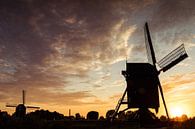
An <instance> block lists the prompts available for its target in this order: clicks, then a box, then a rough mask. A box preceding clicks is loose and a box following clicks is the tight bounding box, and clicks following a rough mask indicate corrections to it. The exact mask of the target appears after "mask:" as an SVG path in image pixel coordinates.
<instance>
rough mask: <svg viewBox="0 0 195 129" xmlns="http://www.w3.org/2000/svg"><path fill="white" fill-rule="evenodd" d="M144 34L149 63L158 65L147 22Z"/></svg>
mask: <svg viewBox="0 0 195 129" xmlns="http://www.w3.org/2000/svg"><path fill="white" fill-rule="evenodd" d="M144 34H145V44H146V50H147V56H148V61H149V63H150V64H153V65H155V64H156V57H155V53H154V48H153V45H152V40H151V37H150V31H149V27H148V23H147V22H146V23H145V27H144Z"/></svg>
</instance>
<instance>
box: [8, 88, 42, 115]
mask: <svg viewBox="0 0 195 129" xmlns="http://www.w3.org/2000/svg"><path fill="white" fill-rule="evenodd" d="M25 97H26V92H25V91H24V90H22V103H20V104H18V105H16V104H11V105H10V104H6V107H15V108H16V110H15V115H16V117H18V118H23V117H24V116H25V115H26V109H27V108H31V109H40V107H37V106H26V105H25Z"/></svg>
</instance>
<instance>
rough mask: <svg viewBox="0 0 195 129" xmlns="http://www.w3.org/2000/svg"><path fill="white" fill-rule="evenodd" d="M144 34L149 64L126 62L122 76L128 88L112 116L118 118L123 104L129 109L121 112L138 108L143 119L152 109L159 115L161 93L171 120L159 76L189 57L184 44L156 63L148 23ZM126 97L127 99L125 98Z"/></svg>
mask: <svg viewBox="0 0 195 129" xmlns="http://www.w3.org/2000/svg"><path fill="white" fill-rule="evenodd" d="M144 34H145V44H146V49H147V57H148V63H127V62H126V70H124V71H122V75H123V76H124V77H125V79H126V83H127V87H126V89H125V92H124V93H123V95H122V98H121V99H119V101H118V104H117V106H116V108H115V112H114V113H113V114H112V118H114V117H116V116H117V115H118V114H119V113H118V112H119V108H120V106H121V105H122V104H125V105H127V108H126V109H124V110H122V111H120V112H123V111H126V110H128V109H130V108H138V109H139V110H138V111H139V112H138V113H139V115H140V117H141V115H143V114H145V113H146V112H148V111H149V110H148V109H149V108H152V109H155V111H156V113H158V109H159V107H160V104H159V91H160V94H161V97H162V101H163V105H164V108H165V112H166V115H167V118H168V119H169V114H168V110H167V106H166V103H165V99H164V95H163V89H162V86H161V83H160V80H159V74H160V73H161V72H162V71H163V72H166V71H167V70H169V69H170V68H172V67H173V66H175V65H176V64H178V63H179V62H180V61H182V60H184V59H185V58H186V57H188V55H187V53H186V51H185V48H184V45H183V44H182V45H180V46H179V47H178V48H176V49H175V50H173V51H172V52H170V53H169V54H168V55H166V56H165V57H164V58H163V59H161V60H160V61H159V62H156V57H155V52H154V49H153V45H152V40H151V37H150V32H149V27H148V24H147V22H146V23H145V26H144ZM156 64H158V66H159V67H160V70H158V69H157V66H156ZM125 96H126V97H127V98H125ZM140 117H139V118H140ZM151 117H152V116H151ZM143 120H144V118H143Z"/></svg>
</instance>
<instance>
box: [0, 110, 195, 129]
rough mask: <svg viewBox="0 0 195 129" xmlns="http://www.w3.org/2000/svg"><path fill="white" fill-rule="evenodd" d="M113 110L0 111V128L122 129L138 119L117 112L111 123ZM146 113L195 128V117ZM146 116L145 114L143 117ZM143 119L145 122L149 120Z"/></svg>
mask: <svg viewBox="0 0 195 129" xmlns="http://www.w3.org/2000/svg"><path fill="white" fill-rule="evenodd" d="M113 112H114V110H109V111H108V112H107V113H106V116H105V117H103V116H99V113H98V112H97V111H90V112H88V114H87V116H86V117H84V116H81V115H80V114H79V113H76V114H75V116H64V115H63V114H60V113H58V112H50V111H48V110H36V111H34V112H31V113H28V114H26V115H25V116H24V117H22V118H18V117H16V116H15V115H14V114H13V115H9V114H8V113H7V112H0V129H34V128H36V129H77V128H79V129H85V128H86V127H87V129H96V128H97V129H100V128H101V129H118V128H120V129H122V128H125V127H129V126H134V127H136V126H137V125H136V124H137V123H136V121H138V119H140V118H139V115H138V112H137V111H135V112H132V111H127V112H121V113H119V115H118V117H117V118H116V119H115V120H114V123H111V121H110V120H111V116H112V114H113ZM148 113H149V115H150V116H153V117H154V118H153V120H154V121H155V123H158V122H161V123H162V121H163V122H165V123H167V122H168V123H169V125H170V126H171V129H195V118H187V116H186V115H183V116H182V117H181V118H178V117H177V118H174V119H172V121H168V119H167V118H166V117H165V116H161V117H160V118H157V117H156V116H155V115H154V114H153V113H151V112H148ZM146 118H147V116H146V117H145V118H144V119H146ZM173 120H174V121H173ZM145 121H146V123H147V122H148V121H149V120H148V121H147V119H146V120H145ZM154 121H153V122H154ZM123 125H124V126H123ZM111 127H112V128H111ZM131 128H132V127H131ZM132 129H133V128H132Z"/></svg>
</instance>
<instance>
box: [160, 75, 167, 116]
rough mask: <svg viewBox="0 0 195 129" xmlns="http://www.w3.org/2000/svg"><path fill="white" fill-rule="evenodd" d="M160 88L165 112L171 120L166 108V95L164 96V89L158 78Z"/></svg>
mask: <svg viewBox="0 0 195 129" xmlns="http://www.w3.org/2000/svg"><path fill="white" fill-rule="evenodd" d="M158 86H159V90H160V94H161V97H162V101H163V105H164V107H165V112H166V115H167V118H168V119H169V113H168V110H167V106H166V102H165V98H164V94H163V89H162V86H161V83H160V80H159V78H158Z"/></svg>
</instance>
